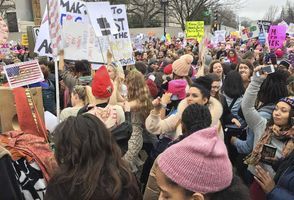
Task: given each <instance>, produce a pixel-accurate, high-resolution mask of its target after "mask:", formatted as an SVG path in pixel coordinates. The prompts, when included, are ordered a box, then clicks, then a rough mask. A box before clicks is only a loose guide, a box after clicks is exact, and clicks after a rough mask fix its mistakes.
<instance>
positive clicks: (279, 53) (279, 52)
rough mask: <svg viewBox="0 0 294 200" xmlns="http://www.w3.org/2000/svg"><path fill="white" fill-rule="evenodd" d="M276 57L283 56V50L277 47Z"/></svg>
mask: <svg viewBox="0 0 294 200" xmlns="http://www.w3.org/2000/svg"><path fill="white" fill-rule="evenodd" d="M275 54H276V56H277V58H282V57H283V56H284V51H283V50H282V49H277V50H276V51H275Z"/></svg>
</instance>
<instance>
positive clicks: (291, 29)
mask: <svg viewBox="0 0 294 200" xmlns="http://www.w3.org/2000/svg"><path fill="white" fill-rule="evenodd" d="M287 33H289V34H292V35H294V23H290V24H289V26H288V31H287Z"/></svg>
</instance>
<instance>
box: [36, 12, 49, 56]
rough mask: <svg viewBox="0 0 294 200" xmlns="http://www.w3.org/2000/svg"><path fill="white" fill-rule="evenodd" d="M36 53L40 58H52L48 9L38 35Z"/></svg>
mask: <svg viewBox="0 0 294 200" xmlns="http://www.w3.org/2000/svg"><path fill="white" fill-rule="evenodd" d="M34 52H35V53H37V54H38V55H39V56H48V57H52V49H51V39H50V34H49V22H48V14H47V9H45V12H44V16H43V19H42V24H41V27H40V30H39V33H38V37H37V40H36V44H35V49H34Z"/></svg>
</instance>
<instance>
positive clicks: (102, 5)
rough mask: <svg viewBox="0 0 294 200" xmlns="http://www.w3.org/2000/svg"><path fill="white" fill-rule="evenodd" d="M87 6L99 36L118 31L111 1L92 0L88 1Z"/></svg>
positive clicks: (109, 34)
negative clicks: (94, 0)
mask: <svg viewBox="0 0 294 200" xmlns="http://www.w3.org/2000/svg"><path fill="white" fill-rule="evenodd" d="M86 7H87V12H88V15H89V18H90V21H91V24H92V26H93V28H94V31H95V34H96V36H97V37H101V36H111V35H113V34H116V33H118V29H117V28H116V25H115V24H114V20H113V16H112V12H111V7H110V4H109V2H90V3H86ZM118 28H119V27H118Z"/></svg>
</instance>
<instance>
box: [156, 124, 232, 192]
mask: <svg viewBox="0 0 294 200" xmlns="http://www.w3.org/2000/svg"><path fill="white" fill-rule="evenodd" d="M158 166H159V169H160V170H161V171H162V172H163V173H164V174H165V175H166V176H167V177H168V178H169V179H171V180H172V181H173V182H175V183H177V184H178V185H179V186H181V187H183V188H185V189H187V190H189V191H192V192H200V193H203V194H207V193H215V192H218V191H221V190H223V189H225V188H227V187H228V186H230V184H231V181H232V178H233V169H232V164H231V162H230V160H229V157H228V153H227V148H226V146H225V144H224V142H223V141H222V140H221V139H220V138H219V137H218V136H217V130H216V128H215V127H212V128H207V129H202V130H200V131H197V132H195V133H193V134H192V135H190V136H188V137H186V138H185V139H183V140H182V141H181V142H179V143H177V144H174V145H172V146H171V147H169V148H167V149H166V150H165V151H164V152H163V153H162V154H160V155H159V158H158Z"/></svg>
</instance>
